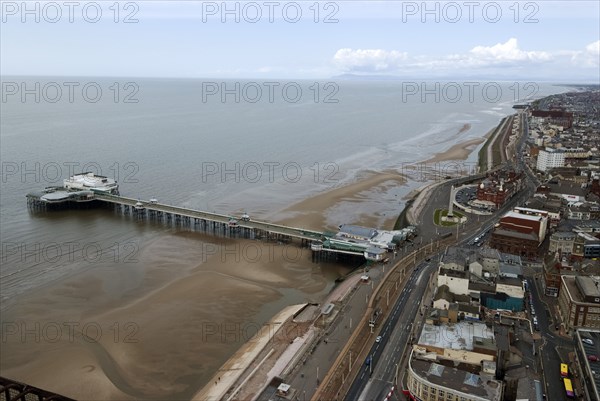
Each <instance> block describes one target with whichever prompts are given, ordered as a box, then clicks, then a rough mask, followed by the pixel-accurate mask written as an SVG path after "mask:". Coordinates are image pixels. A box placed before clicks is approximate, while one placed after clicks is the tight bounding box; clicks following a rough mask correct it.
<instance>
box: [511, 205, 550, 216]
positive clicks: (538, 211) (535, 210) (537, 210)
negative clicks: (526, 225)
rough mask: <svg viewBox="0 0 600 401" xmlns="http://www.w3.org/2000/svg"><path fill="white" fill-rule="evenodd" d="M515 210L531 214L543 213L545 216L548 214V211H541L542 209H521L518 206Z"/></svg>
mask: <svg viewBox="0 0 600 401" xmlns="http://www.w3.org/2000/svg"><path fill="white" fill-rule="evenodd" d="M515 210H522V211H524V212H531V213H543V214H548V212H547V211H546V210H540V209H532V208H529V207H521V206H517V207H515Z"/></svg>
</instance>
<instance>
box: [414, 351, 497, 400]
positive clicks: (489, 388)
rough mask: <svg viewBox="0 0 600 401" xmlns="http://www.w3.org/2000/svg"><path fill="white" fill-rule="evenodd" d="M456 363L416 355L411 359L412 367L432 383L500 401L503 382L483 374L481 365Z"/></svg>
mask: <svg viewBox="0 0 600 401" xmlns="http://www.w3.org/2000/svg"><path fill="white" fill-rule="evenodd" d="M465 365H466V364H456V363H455V362H454V361H447V360H443V359H439V358H438V359H436V360H435V361H429V360H426V359H424V358H423V359H421V358H420V357H419V356H415V354H414V353H413V354H412V355H411V359H410V368H411V369H412V371H413V372H414V373H415V374H416V375H417V376H420V377H422V378H424V379H425V380H427V381H428V382H430V383H433V384H436V385H438V386H442V387H446V388H448V389H452V390H454V391H456V392H461V393H463V394H464V396H465V397H469V396H473V395H474V396H477V397H481V398H484V399H488V400H491V401H499V400H500V397H501V395H502V384H501V383H500V382H499V381H497V380H495V379H494V378H493V376H491V375H487V374H483V373H482V372H481V371H480V369H479V366H477V368H478V369H476V370H473V367H472V366H465Z"/></svg>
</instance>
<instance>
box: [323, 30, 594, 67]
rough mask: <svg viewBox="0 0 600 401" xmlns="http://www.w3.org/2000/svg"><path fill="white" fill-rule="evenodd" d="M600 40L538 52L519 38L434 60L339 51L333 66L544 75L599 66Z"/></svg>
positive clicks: (378, 51) (388, 53) (370, 51)
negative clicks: (549, 71)
mask: <svg viewBox="0 0 600 401" xmlns="http://www.w3.org/2000/svg"><path fill="white" fill-rule="evenodd" d="M599 59H600V41H596V42H593V43H590V44H589V45H587V46H586V47H585V50H561V51H552V52H548V51H538V50H524V49H521V48H520V47H519V43H518V41H517V39H516V38H510V39H508V40H507V41H506V42H504V43H496V44H494V45H478V46H475V47H473V48H471V49H470V50H468V51H466V52H464V53H455V54H446V55H442V56H437V57H432V56H428V55H410V56H409V54H407V53H406V52H400V51H396V50H391V51H388V50H381V49H358V50H353V49H349V48H344V49H339V50H338V51H337V52H336V53H335V55H334V56H333V63H334V65H335V66H336V67H337V68H339V69H340V70H342V71H344V72H355V73H365V72H372V73H381V72H386V73H397V74H403V73H409V74H412V73H421V72H423V71H427V72H428V73H434V74H448V73H451V74H454V73H457V72H460V73H464V72H465V71H469V73H477V72H481V73H486V74H487V73H491V72H492V71H496V72H498V73H501V74H511V73H516V72H522V71H525V70H526V69H527V68H529V69H530V71H535V72H536V73H537V72H542V71H541V70H543V69H544V68H547V69H552V68H553V66H554V67H556V66H557V65H560V66H562V67H563V68H570V67H568V66H573V65H575V66H576V67H579V68H588V67H593V66H598V64H599Z"/></svg>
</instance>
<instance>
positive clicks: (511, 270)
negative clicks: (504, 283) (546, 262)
mask: <svg viewBox="0 0 600 401" xmlns="http://www.w3.org/2000/svg"><path fill="white" fill-rule="evenodd" d="M498 275H499V276H522V275H523V269H522V268H521V265H515V264H510V263H505V262H500V266H499V267H498Z"/></svg>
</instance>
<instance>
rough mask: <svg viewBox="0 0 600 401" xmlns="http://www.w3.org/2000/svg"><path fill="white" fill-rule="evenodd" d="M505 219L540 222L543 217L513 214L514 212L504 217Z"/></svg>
mask: <svg viewBox="0 0 600 401" xmlns="http://www.w3.org/2000/svg"><path fill="white" fill-rule="evenodd" d="M504 217H514V218H515V219H523V220H531V221H540V220H542V216H532V215H530V214H523V213H517V212H513V211H512V210H511V211H510V212H508V213H506V214H505V215H504Z"/></svg>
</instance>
